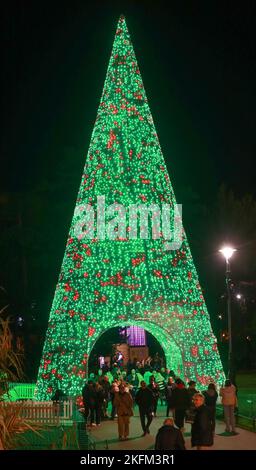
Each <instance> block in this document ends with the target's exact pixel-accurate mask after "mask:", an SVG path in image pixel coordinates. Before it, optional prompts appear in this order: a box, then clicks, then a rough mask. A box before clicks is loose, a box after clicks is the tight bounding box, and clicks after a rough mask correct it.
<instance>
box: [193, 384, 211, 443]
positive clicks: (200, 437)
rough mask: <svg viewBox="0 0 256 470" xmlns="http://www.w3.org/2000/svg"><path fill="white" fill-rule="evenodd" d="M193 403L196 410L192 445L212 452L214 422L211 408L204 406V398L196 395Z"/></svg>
mask: <svg viewBox="0 0 256 470" xmlns="http://www.w3.org/2000/svg"><path fill="white" fill-rule="evenodd" d="M193 402H194V405H195V408H196V413H195V418H194V422H193V423H192V426H191V445H192V447H195V446H196V448H197V450H210V447H211V446H212V445H213V421H212V418H211V412H210V410H209V408H208V407H207V406H206V405H205V404H204V396H203V395H202V394H201V393H195V395H194V396H193Z"/></svg>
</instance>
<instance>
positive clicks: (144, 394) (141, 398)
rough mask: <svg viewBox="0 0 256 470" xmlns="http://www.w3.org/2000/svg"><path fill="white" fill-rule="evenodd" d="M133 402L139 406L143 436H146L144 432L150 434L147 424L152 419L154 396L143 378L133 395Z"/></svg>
mask: <svg viewBox="0 0 256 470" xmlns="http://www.w3.org/2000/svg"><path fill="white" fill-rule="evenodd" d="M135 402H136V403H137V405H138V407H139V413H140V422H141V427H142V430H143V436H146V434H150V430H149V426H150V424H151V423H152V419H153V406H154V397H153V393H152V391H151V390H150V389H149V388H148V387H147V384H146V382H144V380H142V381H141V383H140V388H139V390H138V392H137V393H136V396H135ZM146 418H147V424H146Z"/></svg>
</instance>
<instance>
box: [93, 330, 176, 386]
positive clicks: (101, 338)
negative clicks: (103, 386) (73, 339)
mask: <svg viewBox="0 0 256 470" xmlns="http://www.w3.org/2000/svg"><path fill="white" fill-rule="evenodd" d="M128 326H139V327H141V328H143V329H144V330H145V331H146V333H149V334H150V335H151V337H153V338H154V339H155V341H156V343H157V344H158V345H159V348H158V350H159V351H161V350H162V352H163V355H164V362H165V366H166V367H167V369H170V370H173V371H174V372H175V374H177V375H178V376H180V377H181V378H184V371H183V360H182V353H181V350H180V348H179V346H178V345H177V344H176V342H175V340H174V338H173V337H172V336H171V335H170V334H168V333H166V332H165V331H164V329H163V328H161V327H159V326H157V325H155V324H154V323H151V322H148V321H147V322H143V321H141V322H136V325H135V324H134V322H132V321H131V322H126V323H125V325H124V324H122V323H120V324H115V325H112V326H110V327H109V328H107V329H105V330H103V331H101V333H100V334H99V335H98V336H97V338H95V340H94V342H92V343H91V345H90V349H89V351H88V372H89V373H90V372H91V371H95V369H96V368H97V366H99V365H100V364H99V362H98V363H97V360H98V359H99V357H101V356H102V357H106V358H107V362H108V361H109V360H111V357H110V356H111V354H112V353H113V349H112V345H116V344H118V343H120V335H119V334H118V330H119V329H125V328H127V327H128ZM110 331H111V336H110V335H108V336H107V333H108V332H109V333H110ZM111 340H112V342H111ZM99 342H101V343H100V345H99ZM153 343H154V340H153ZM148 354H149V355H150V356H151V354H152V341H151V348H149V349H148ZM133 357H135V356H134V355H132V354H130V355H129V358H131V359H133ZM138 360H139V357H138Z"/></svg>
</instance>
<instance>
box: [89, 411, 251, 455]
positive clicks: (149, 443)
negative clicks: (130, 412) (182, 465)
mask: <svg viewBox="0 0 256 470" xmlns="http://www.w3.org/2000/svg"><path fill="white" fill-rule="evenodd" d="M164 419H165V407H160V409H159V416H157V417H155V418H154V419H153V422H152V424H151V426H150V434H148V435H146V436H144V437H142V430H141V425H140V418H139V416H138V408H135V416H133V417H132V418H131V420H130V437H129V440H127V441H119V440H118V430H117V419H115V420H114V421H112V420H108V421H103V422H102V424H101V425H100V426H99V427H96V428H92V429H91V430H90V431H89V433H90V434H91V437H92V438H93V440H94V441H95V444H96V450H101V449H109V450H118V449H119V450H146V449H154V442H155V436H156V433H157V430H158V429H159V428H160V427H161V426H162V424H163V421H164ZM185 428H186V429H185V434H184V438H185V442H186V448H187V449H190V450H194V449H191V442H190V424H186V426H185ZM224 430H225V424H224V423H223V422H221V421H218V422H217V425H216V436H215V438H214V445H213V447H212V448H211V449H212V450H256V433H253V432H250V431H246V430H244V429H241V428H237V432H239V434H238V435H237V436H223V435H221V434H222V433H224Z"/></svg>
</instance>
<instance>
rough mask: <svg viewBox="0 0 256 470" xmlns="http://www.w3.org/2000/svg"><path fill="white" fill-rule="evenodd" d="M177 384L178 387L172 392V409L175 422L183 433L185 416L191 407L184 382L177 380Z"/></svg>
mask: <svg viewBox="0 0 256 470" xmlns="http://www.w3.org/2000/svg"><path fill="white" fill-rule="evenodd" d="M175 384H176V387H175V388H174V390H173V392H172V397H171V400H170V407H171V408H172V409H174V422H175V424H176V426H177V427H178V428H179V429H181V430H182V431H183V430H184V419H185V414H186V410H187V409H188V407H189V396H188V391H187V389H186V388H185V384H184V382H183V380H181V379H180V378H177V379H176V380H175Z"/></svg>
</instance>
